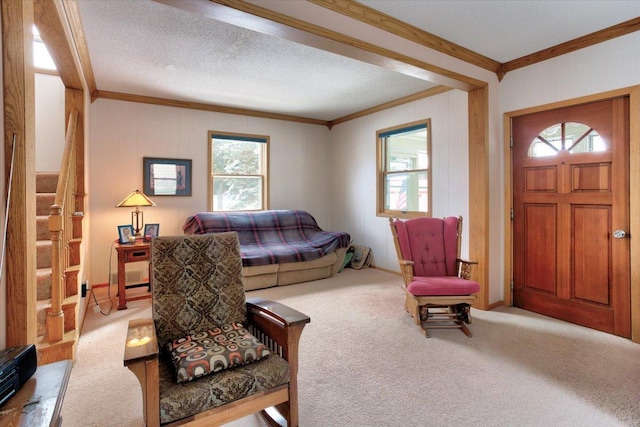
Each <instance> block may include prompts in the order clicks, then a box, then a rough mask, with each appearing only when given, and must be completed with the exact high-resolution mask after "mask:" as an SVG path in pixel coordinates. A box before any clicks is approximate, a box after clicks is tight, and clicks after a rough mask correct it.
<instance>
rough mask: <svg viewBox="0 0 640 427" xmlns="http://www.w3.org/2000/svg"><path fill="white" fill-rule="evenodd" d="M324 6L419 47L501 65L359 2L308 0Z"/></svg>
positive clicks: (486, 66) (489, 66) (490, 66)
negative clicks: (419, 45)
mask: <svg viewBox="0 0 640 427" xmlns="http://www.w3.org/2000/svg"><path fill="white" fill-rule="evenodd" d="M308 1H310V2H311V3H314V4H317V5H318V6H322V7H324V8H327V9H330V10H332V11H334V12H338V13H340V14H342V15H345V16H348V17H350V18H353V19H357V20H358V21H361V22H364V23H365V24H369V25H372V26H374V27H377V28H380V29H382V30H384V31H387V32H389V33H392V34H395V35H397V36H400V37H402V38H404V39H407V40H411V41H413V42H415V43H418V44H421V45H422V46H425V47H428V48H430V49H433V50H436V51H438V52H441V53H444V54H446V55H449V56H452V57H454V58H457V59H460V60H462V61H465V62H467V63H469V64H473V65H476V66H478V67H481V68H484V69H485V70H489V71H492V72H494V73H497V71H498V69H499V68H500V66H501V64H500V63H499V62H498V61H495V60H493V59H491V58H488V57H486V56H483V55H481V54H479V53H476V52H474V51H472V50H470V49H467V48H465V47H463V46H460V45H457V44H455V43H453V42H450V41H448V40H445V39H443V38H441V37H438V36H436V35H435V34H431V33H429V32H427V31H424V30H422V29H420V28H418V27H414V26H413V25H410V24H408V23H406V22H403V21H400V20H399V19H396V18H394V17H392V16H389V15H386V14H384V13H382V12H379V11H377V10H375V9H372V8H370V7H368V6H365V5H363V4H361V3H357V2H355V1H352V0H308Z"/></svg>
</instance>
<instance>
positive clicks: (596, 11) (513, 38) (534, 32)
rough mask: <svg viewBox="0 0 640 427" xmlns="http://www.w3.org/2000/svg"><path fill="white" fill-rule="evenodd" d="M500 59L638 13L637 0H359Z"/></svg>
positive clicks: (620, 20)
mask: <svg viewBox="0 0 640 427" xmlns="http://www.w3.org/2000/svg"><path fill="white" fill-rule="evenodd" d="M359 3H362V4H364V5H366V6H369V7H370V8H372V9H376V10H378V11H380V12H382V13H385V14H387V15H389V16H392V17H394V18H396V19H399V20H401V21H404V22H407V23H409V24H411V25H413V26H415V27H418V28H421V29H423V30H424V31H427V32H429V33H431V34H435V35H437V36H438V37H441V38H443V39H445V40H448V41H450V42H453V43H456V44H458V45H460V46H463V47H465V48H467V49H470V50H472V51H474V52H476V53H479V54H481V55H484V56H486V57H489V58H491V59H493V60H495V61H498V62H500V63H504V62H508V61H511V60H513V59H517V58H520V57H522V56H525V55H530V54H532V53H535V52H538V51H540V50H543V49H546V48H549V47H552V46H555V45H558V44H560V43H564V42H567V41H570V40H573V39H576V38H578V37H582V36H585V35H587V34H590V33H593V32H596V31H599V30H602V29H605V28H608V27H611V26H613V25H616V24H620V23H621V22H625V21H628V20H630V19H633V18H636V17H638V16H640V1H638V0H570V1H557V0H542V1H540V0H536V1H530V0H524V1H522V0H521V1H517V0H475V1H460V0H456V1H451V0H428V1H394V0H361V1H359Z"/></svg>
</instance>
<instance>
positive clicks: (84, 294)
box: [80, 282, 87, 298]
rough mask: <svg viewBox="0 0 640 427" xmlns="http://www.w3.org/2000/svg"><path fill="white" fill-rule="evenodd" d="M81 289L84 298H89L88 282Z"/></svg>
mask: <svg viewBox="0 0 640 427" xmlns="http://www.w3.org/2000/svg"><path fill="white" fill-rule="evenodd" d="M80 289H81V295H82V298H84V297H86V296H87V282H84V283H83V284H82V287H81V288H80Z"/></svg>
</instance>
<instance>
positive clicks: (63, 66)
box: [33, 0, 82, 90]
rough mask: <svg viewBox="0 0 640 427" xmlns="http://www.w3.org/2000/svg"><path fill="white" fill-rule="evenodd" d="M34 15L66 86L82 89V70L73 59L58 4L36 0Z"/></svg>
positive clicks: (34, 2) (41, 35) (39, 30)
mask: <svg viewBox="0 0 640 427" xmlns="http://www.w3.org/2000/svg"><path fill="white" fill-rule="evenodd" d="M33 16H34V24H35V25H36V28H38V32H39V33H40V37H41V38H42V41H43V42H44V44H45V46H46V47H47V50H48V51H49V54H50V55H51V59H53V63H54V64H55V65H56V69H57V70H58V72H57V74H58V75H59V76H60V79H61V80H62V83H63V84H64V86H65V87H68V88H73V89H80V90H82V79H81V77H80V72H79V71H78V68H77V67H76V63H75V61H74V60H73V53H72V52H71V49H70V48H69V43H68V42H67V37H66V34H65V32H64V26H63V24H62V21H61V20H60V15H59V14H58V10H57V8H56V4H55V3H54V2H53V1H51V0H34V1H33Z"/></svg>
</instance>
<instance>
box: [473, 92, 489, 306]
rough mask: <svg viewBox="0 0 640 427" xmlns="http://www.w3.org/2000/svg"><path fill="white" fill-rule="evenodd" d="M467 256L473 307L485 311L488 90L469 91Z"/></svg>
mask: <svg viewBox="0 0 640 427" xmlns="http://www.w3.org/2000/svg"><path fill="white" fill-rule="evenodd" d="M468 99H469V101H468V103H469V104H468V109H469V221H468V224H469V257H470V258H471V259H473V260H474V261H478V265H477V266H476V268H475V269H474V276H475V277H474V280H476V281H477V282H479V283H480V292H479V293H478V298H477V299H476V302H475V303H474V304H473V306H474V307H475V308H479V309H481V310H487V309H489V307H490V306H489V262H490V257H489V232H490V229H489V143H488V141H489V127H488V126H489V90H488V88H481V89H477V90H474V91H472V92H469V94H468Z"/></svg>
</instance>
